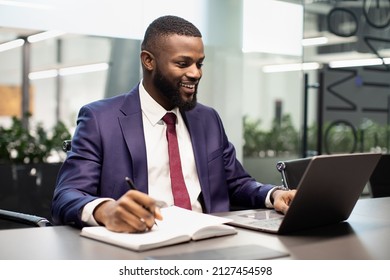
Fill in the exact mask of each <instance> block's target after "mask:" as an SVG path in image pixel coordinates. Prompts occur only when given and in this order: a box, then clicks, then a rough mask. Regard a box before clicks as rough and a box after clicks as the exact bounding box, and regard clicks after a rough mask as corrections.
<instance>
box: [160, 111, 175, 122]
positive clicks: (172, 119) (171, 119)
mask: <svg viewBox="0 0 390 280" xmlns="http://www.w3.org/2000/svg"><path fill="white" fill-rule="evenodd" d="M162 119H163V121H164V122H165V123H166V124H175V123H176V115H175V114H174V113H166V114H165V116H164V117H163V118H162Z"/></svg>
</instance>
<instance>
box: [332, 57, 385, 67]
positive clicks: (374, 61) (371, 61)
mask: <svg viewBox="0 0 390 280" xmlns="http://www.w3.org/2000/svg"><path fill="white" fill-rule="evenodd" d="M382 64H390V58H389V57H388V58H384V59H381V58H368V59H353V60H339V61H331V62H329V67H330V68H342V67H359V66H373V65H382Z"/></svg>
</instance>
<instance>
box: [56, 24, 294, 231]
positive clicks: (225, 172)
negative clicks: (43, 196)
mask: <svg viewBox="0 0 390 280" xmlns="http://www.w3.org/2000/svg"><path fill="white" fill-rule="evenodd" d="M140 59H141V64H142V69H143V79H142V81H141V82H140V83H139V84H138V85H136V86H135V87H134V88H133V89H132V90H131V91H130V92H128V93H126V94H121V95H118V96H115V97H112V98H108V99H104V100H100V101H96V102H93V103H90V104H87V105H85V106H83V107H82V108H81V109H80V112H79V116H78V119H77V129H76V131H75V134H74V136H73V138H72V149H71V151H70V152H69V153H68V157H67V159H66V160H65V162H64V163H63V166H62V168H61V170H60V173H59V175H58V180H57V186H56V189H55V192H54V198H53V206H52V214H53V220H54V222H55V223H57V224H69V225H73V226H77V227H83V226H88V225H99V224H100V225H104V226H106V227H107V228H108V229H110V230H113V231H118V232H143V231H147V230H148V229H150V228H151V227H152V226H153V224H154V222H155V219H162V217H161V214H160V211H159V207H158V206H157V205H158V204H157V200H158V201H163V202H164V203H165V204H167V205H177V206H179V207H183V208H187V209H190V210H193V211H199V212H204V213H214V212H223V211H229V210H230V208H231V206H232V205H234V206H240V207H245V208H261V207H274V208H275V209H276V210H278V211H280V212H283V213H285V212H286V211H287V209H288V205H289V203H290V202H291V200H292V199H293V197H294V194H295V191H285V190H281V188H280V187H276V186H273V185H269V184H263V183H259V182H256V181H255V180H254V179H253V178H252V177H251V176H250V175H249V174H248V173H247V172H246V171H245V170H244V169H243V167H242V165H241V164H240V162H239V161H238V160H237V159H236V155H235V149H234V147H233V145H232V144H231V143H230V142H229V141H228V137H227V135H226V134H225V130H224V127H223V124H222V122H221V119H220V117H219V115H218V113H217V112H216V111H215V110H214V109H212V108H210V107H207V106H204V105H202V104H199V103H198V102H197V97H196V96H197V90H198V85H199V81H200V79H201V78H202V65H203V61H204V59H205V54H204V46H203V41H202V35H201V33H200V31H199V30H198V29H197V28H196V27H195V26H194V25H193V24H192V23H190V22H188V21H186V20H185V19H183V18H180V17H176V16H163V17H160V18H158V19H156V20H155V21H153V22H152V23H151V24H150V25H149V27H148V28H147V30H146V32H145V36H144V40H143V43H142V46H141V54H140ZM126 177H129V178H130V182H131V183H130V187H131V188H130V187H129V184H128V182H127V181H126V180H125V178H126ZM135 188H136V189H135Z"/></svg>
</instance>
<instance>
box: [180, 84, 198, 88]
mask: <svg viewBox="0 0 390 280" xmlns="http://www.w3.org/2000/svg"><path fill="white" fill-rule="evenodd" d="M180 86H182V87H185V88H190V89H194V88H195V85H187V84H183V83H181V84H180Z"/></svg>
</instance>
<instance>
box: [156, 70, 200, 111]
mask: <svg viewBox="0 0 390 280" xmlns="http://www.w3.org/2000/svg"><path fill="white" fill-rule="evenodd" d="M153 83H154V86H155V87H156V88H158V89H159V91H160V92H161V93H162V94H163V96H164V97H165V98H167V99H168V100H169V102H170V103H171V104H172V105H173V106H174V107H178V108H179V109H180V110H183V111H189V110H192V109H194V108H195V106H196V103H197V98H196V95H197V91H196V90H195V93H194V95H193V98H192V100H190V101H186V100H184V99H183V98H182V97H181V95H180V85H179V83H177V84H174V83H171V82H170V81H168V79H167V78H165V77H164V75H163V74H162V72H161V71H160V69H159V68H158V67H157V68H156V75H155V76H154V78H153ZM196 87H197V86H196Z"/></svg>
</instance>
